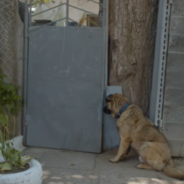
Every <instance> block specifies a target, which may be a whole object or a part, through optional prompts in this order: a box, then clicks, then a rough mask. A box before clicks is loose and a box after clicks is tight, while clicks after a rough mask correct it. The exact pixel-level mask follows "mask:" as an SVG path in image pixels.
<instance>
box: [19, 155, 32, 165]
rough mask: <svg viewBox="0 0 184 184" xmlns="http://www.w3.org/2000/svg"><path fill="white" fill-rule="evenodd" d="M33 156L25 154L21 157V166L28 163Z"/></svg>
mask: <svg viewBox="0 0 184 184" xmlns="http://www.w3.org/2000/svg"><path fill="white" fill-rule="evenodd" d="M32 159H33V158H32V157H30V156H23V157H22V158H21V166H22V167H23V166H24V165H25V164H26V163H28V162H30V161H31V160H32Z"/></svg>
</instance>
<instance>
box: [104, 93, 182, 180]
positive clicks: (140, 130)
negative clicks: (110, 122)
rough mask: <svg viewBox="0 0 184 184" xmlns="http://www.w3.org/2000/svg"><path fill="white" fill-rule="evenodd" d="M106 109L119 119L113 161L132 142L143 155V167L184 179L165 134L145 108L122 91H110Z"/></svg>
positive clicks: (121, 154)
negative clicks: (144, 110) (155, 124)
mask: <svg viewBox="0 0 184 184" xmlns="http://www.w3.org/2000/svg"><path fill="white" fill-rule="evenodd" d="M106 103H107V106H106V107H104V113H106V114H111V115H112V117H113V118H116V119H117V129H118V133H119V135H120V139H121V141H120V145H119V149H118V153H117V155H116V157H115V158H113V159H111V160H110V161H111V162H118V161H119V160H120V159H122V158H123V157H124V156H126V152H127V149H128V148H129V146H131V147H132V148H134V149H135V150H136V151H137V152H138V154H139V155H140V157H139V159H140V162H141V163H140V164H138V165H137V166H136V167H137V168H140V169H152V170H156V171H163V172H164V173H165V174H166V175H167V176H169V177H172V178H177V179H184V174H183V173H182V172H181V171H179V170H177V169H176V168H174V164H173V161H172V158H171V154H170V149H169V146H168V143H167V140H166V138H165V137H164V135H163V134H162V133H161V132H159V131H158V130H157V128H156V127H155V126H154V125H153V124H152V122H151V121H150V120H148V119H147V118H146V117H145V116H144V115H143V113H142V110H141V109H140V108H139V107H138V106H136V105H134V104H132V105H129V104H128V99H127V98H126V97H125V96H123V95H121V94H114V95H109V96H108V97H107V98H106Z"/></svg>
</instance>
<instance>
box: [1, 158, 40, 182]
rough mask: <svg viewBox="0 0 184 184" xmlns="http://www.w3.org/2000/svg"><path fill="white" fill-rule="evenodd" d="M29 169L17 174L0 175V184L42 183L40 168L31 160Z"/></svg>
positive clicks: (36, 162)
mask: <svg viewBox="0 0 184 184" xmlns="http://www.w3.org/2000/svg"><path fill="white" fill-rule="evenodd" d="M29 165H30V168H29V169H27V170H25V171H22V172H17V173H11V174H0V184H21V183H25V184H41V183H42V166H41V164H40V163H39V162H38V161H37V160H35V159H32V160H31V161H30V162H29Z"/></svg>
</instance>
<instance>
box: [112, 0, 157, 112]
mask: <svg viewBox="0 0 184 184" xmlns="http://www.w3.org/2000/svg"><path fill="white" fill-rule="evenodd" d="M157 5H158V2H157V1H156V0H109V43H110V45H109V46H110V49H109V53H110V54H109V85H121V86H122V89H123V94H124V95H125V96H127V97H128V98H129V99H130V102H132V103H134V104H137V105H138V106H139V107H141V108H142V109H143V112H144V114H145V115H147V114H148V110H149V101H150V92H151V81H152V80H151V79H152V67H153V59H154V47H155V35H156V23H157V7H158V6H157Z"/></svg>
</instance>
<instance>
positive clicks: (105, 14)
mask: <svg viewBox="0 0 184 184" xmlns="http://www.w3.org/2000/svg"><path fill="white" fill-rule="evenodd" d="M41 1H42V0H39V1H38V2H41ZM88 1H91V2H94V3H97V4H99V6H100V5H101V4H100V3H98V2H96V1H94V0H88ZM30 3H31V4H32V0H30ZM33 4H34V3H33ZM63 5H66V18H62V19H60V20H57V21H54V22H58V21H62V20H64V19H66V26H65V28H66V27H69V25H68V20H72V19H70V18H69V7H73V8H76V9H78V10H81V11H83V12H87V13H91V14H94V13H92V12H88V11H86V10H83V9H80V8H77V7H74V6H71V5H69V0H66V3H62V4H61V5H59V6H63ZM59 6H58V7H59ZM53 8H56V6H55V7H53ZM53 8H51V9H53ZM30 10H31V8H30V6H29V5H28V0H25V12H24V16H25V19H24V20H25V21H24V60H23V88H22V91H23V102H24V104H23V115H22V134H23V142H24V143H25V144H26V139H27V138H26V137H27V93H28V62H29V28H30V27H32V26H30V25H31V14H30V13H29V11H30ZM49 10H50V9H49ZM99 10H100V7H99ZM102 10H103V11H102V19H101V21H102V25H101V26H102V27H103V28H104V30H105V31H104V39H103V40H104V56H103V57H104V59H103V60H104V76H103V81H104V82H103V89H104V91H103V97H105V95H106V89H107V85H108V21H109V20H108V14H109V0H103V4H102ZM41 13H42V12H41ZM94 15H96V14H94ZM98 16H100V15H98ZM40 27H41V26H40ZM104 103H105V100H104V101H103V102H102V105H104ZM103 125H104V122H103V115H102V135H103ZM101 142H102V144H101V151H102V149H103V140H102V139H101Z"/></svg>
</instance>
